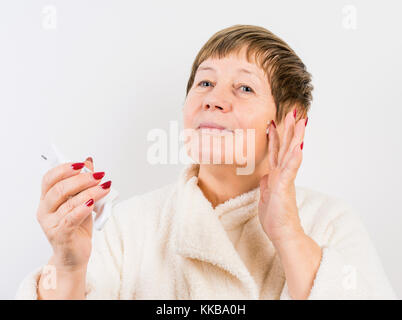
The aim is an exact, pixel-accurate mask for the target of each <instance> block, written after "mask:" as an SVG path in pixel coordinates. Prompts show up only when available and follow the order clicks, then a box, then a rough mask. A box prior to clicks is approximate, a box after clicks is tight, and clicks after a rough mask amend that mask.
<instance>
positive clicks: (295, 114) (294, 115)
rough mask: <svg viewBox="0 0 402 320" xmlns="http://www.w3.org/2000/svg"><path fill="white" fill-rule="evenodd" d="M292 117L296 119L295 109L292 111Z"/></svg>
mask: <svg viewBox="0 0 402 320" xmlns="http://www.w3.org/2000/svg"><path fill="white" fill-rule="evenodd" d="M293 116H294V117H295V119H296V108H295V109H294V110H293Z"/></svg>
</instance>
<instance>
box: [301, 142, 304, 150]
mask: <svg viewBox="0 0 402 320" xmlns="http://www.w3.org/2000/svg"><path fill="white" fill-rule="evenodd" d="M303 144H304V141H303V142H302V143H301V145H300V149H302V150H303Z"/></svg>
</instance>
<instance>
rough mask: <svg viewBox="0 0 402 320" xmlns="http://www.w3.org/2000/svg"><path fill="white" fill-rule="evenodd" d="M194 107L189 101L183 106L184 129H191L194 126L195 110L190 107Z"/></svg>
mask: <svg viewBox="0 0 402 320" xmlns="http://www.w3.org/2000/svg"><path fill="white" fill-rule="evenodd" d="M192 106H194V105H193V104H192V103H191V101H189V100H186V102H185V104H184V106H183V124H184V128H185V129H186V128H192V126H193V124H194V118H195V110H196V109H195V108H194V107H192Z"/></svg>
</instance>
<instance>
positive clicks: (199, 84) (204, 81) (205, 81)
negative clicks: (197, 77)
mask: <svg viewBox="0 0 402 320" xmlns="http://www.w3.org/2000/svg"><path fill="white" fill-rule="evenodd" d="M202 83H209V84H211V82H209V81H208V80H203V81H200V82H199V83H198V86H199V87H204V86H202V85H201V84H202Z"/></svg>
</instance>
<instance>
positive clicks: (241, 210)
mask: <svg viewBox="0 0 402 320" xmlns="http://www.w3.org/2000/svg"><path fill="white" fill-rule="evenodd" d="M198 172H199V164H194V163H192V164H189V165H187V166H186V167H185V168H184V169H183V170H182V171H181V173H180V176H179V184H178V212H177V213H178V214H177V218H178V219H177V221H176V223H175V228H176V229H175V248H176V252H177V253H178V254H180V255H181V256H183V257H187V258H192V259H198V260H200V261H204V262H207V263H211V264H213V265H215V266H216V267H218V268H221V269H223V270H225V271H226V272H229V273H230V274H232V275H233V276H234V277H236V278H237V279H239V280H240V281H241V283H242V284H243V285H244V286H245V287H246V288H247V290H248V292H249V293H250V296H251V297H253V298H254V299H258V289H257V285H256V283H255V281H254V279H253V277H252V276H251V274H250V273H249V271H248V269H247V267H246V266H245V264H244V263H243V261H242V260H241V258H240V256H239V254H238V253H237V252H236V249H235V248H234V246H233V244H232V242H231V240H230V239H229V237H228V236H227V233H226V231H225V228H226V229H231V228H234V227H236V226H237V225H239V224H243V223H246V222H247V221H248V220H249V219H251V218H253V217H255V216H256V215H257V212H258V200H259V196H260V192H259V188H258V187H257V188H255V189H252V190H250V191H248V192H246V193H243V194H241V195H239V196H237V197H235V198H232V199H229V200H227V201H226V202H224V203H221V204H219V205H218V206H217V207H216V208H213V207H212V205H211V203H210V202H209V200H208V199H207V198H206V197H205V196H204V194H203V192H202V190H201V189H200V188H199V187H198Z"/></svg>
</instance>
